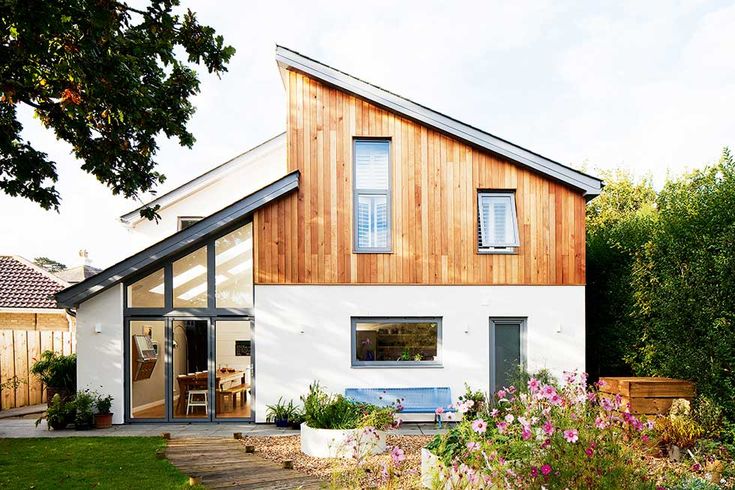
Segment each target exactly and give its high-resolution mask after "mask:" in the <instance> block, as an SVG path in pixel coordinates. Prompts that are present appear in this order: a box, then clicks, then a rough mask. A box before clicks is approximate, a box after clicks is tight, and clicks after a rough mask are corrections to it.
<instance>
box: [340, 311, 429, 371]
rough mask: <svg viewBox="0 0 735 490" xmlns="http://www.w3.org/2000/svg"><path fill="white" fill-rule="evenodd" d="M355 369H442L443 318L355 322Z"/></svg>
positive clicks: (353, 348)
mask: <svg viewBox="0 0 735 490" xmlns="http://www.w3.org/2000/svg"><path fill="white" fill-rule="evenodd" d="M352 365H353V366H365V367H369V366H374V367H380V366H388V367H412V366H440V365H441V319H440V318H353V319H352Z"/></svg>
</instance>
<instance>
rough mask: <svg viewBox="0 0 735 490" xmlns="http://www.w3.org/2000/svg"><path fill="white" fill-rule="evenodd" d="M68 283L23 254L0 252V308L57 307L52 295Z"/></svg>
mask: <svg viewBox="0 0 735 490" xmlns="http://www.w3.org/2000/svg"><path fill="white" fill-rule="evenodd" d="M68 285H69V284H68V283H67V282H65V281H63V280H61V279H59V278H57V277H55V276H53V275H52V274H51V273H50V272H48V271H46V270H44V269H42V268H41V267H38V266H37V265H35V264H33V263H32V262H29V261H27V260H26V259H24V258H22V257H18V256H10V255H0V308H49V309H58V308H59V306H58V304H57V303H56V299H55V298H54V294H56V293H58V292H59V291H61V290H62V289H64V288H65V287H67V286H68Z"/></svg>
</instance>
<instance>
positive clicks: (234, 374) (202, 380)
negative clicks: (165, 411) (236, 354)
mask: <svg viewBox="0 0 735 490" xmlns="http://www.w3.org/2000/svg"><path fill="white" fill-rule="evenodd" d="M208 378H209V376H208V374H207V372H206V371H205V372H199V373H188V374H180V375H179V376H177V377H176V380H177V382H178V385H179V399H178V402H177V404H176V412H177V413H183V411H184V409H185V406H184V404H185V403H186V395H187V393H188V392H189V390H202V389H207V384H208ZM214 380H215V381H214V385H215V391H216V393H217V400H216V401H217V407H216V410H217V412H220V411H221V407H222V405H223V398H224V397H223V395H222V393H223V392H224V390H227V389H229V388H232V387H234V386H238V385H243V384H245V371H242V370H237V369H234V370H227V371H225V372H222V370H220V369H217V370H216V371H215V378H214Z"/></svg>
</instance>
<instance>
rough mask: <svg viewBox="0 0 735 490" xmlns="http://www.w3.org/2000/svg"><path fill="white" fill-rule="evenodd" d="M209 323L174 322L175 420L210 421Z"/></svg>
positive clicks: (204, 321) (199, 321)
mask: <svg viewBox="0 0 735 490" xmlns="http://www.w3.org/2000/svg"><path fill="white" fill-rule="evenodd" d="M207 330H208V329H207V321H206V320H175V321H174V322H173V331H172V335H173V357H172V359H171V363H172V365H173V366H172V367H173V369H172V371H173V383H171V389H172V390H173V394H172V396H171V400H172V402H173V405H174V417H176V418H207V417H209V369H208V361H209V355H208V343H207V337H208V333H207Z"/></svg>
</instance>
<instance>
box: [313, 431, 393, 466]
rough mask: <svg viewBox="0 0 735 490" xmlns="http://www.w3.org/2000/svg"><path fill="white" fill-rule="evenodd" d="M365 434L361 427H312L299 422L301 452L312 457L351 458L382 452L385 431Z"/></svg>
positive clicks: (384, 446)
mask: <svg viewBox="0 0 735 490" xmlns="http://www.w3.org/2000/svg"><path fill="white" fill-rule="evenodd" d="M375 434H377V437H375V435H370V434H365V433H364V430H363V429H348V430H336V429H313V428H311V427H309V426H308V425H306V422H304V423H303V424H301V452H302V453H304V454H306V455H308V456H312V457H314V458H343V459H349V458H352V457H353V456H354V454H355V451H357V453H358V454H360V455H366V454H380V453H384V452H385V449H386V445H385V431H382V430H378V431H375Z"/></svg>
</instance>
